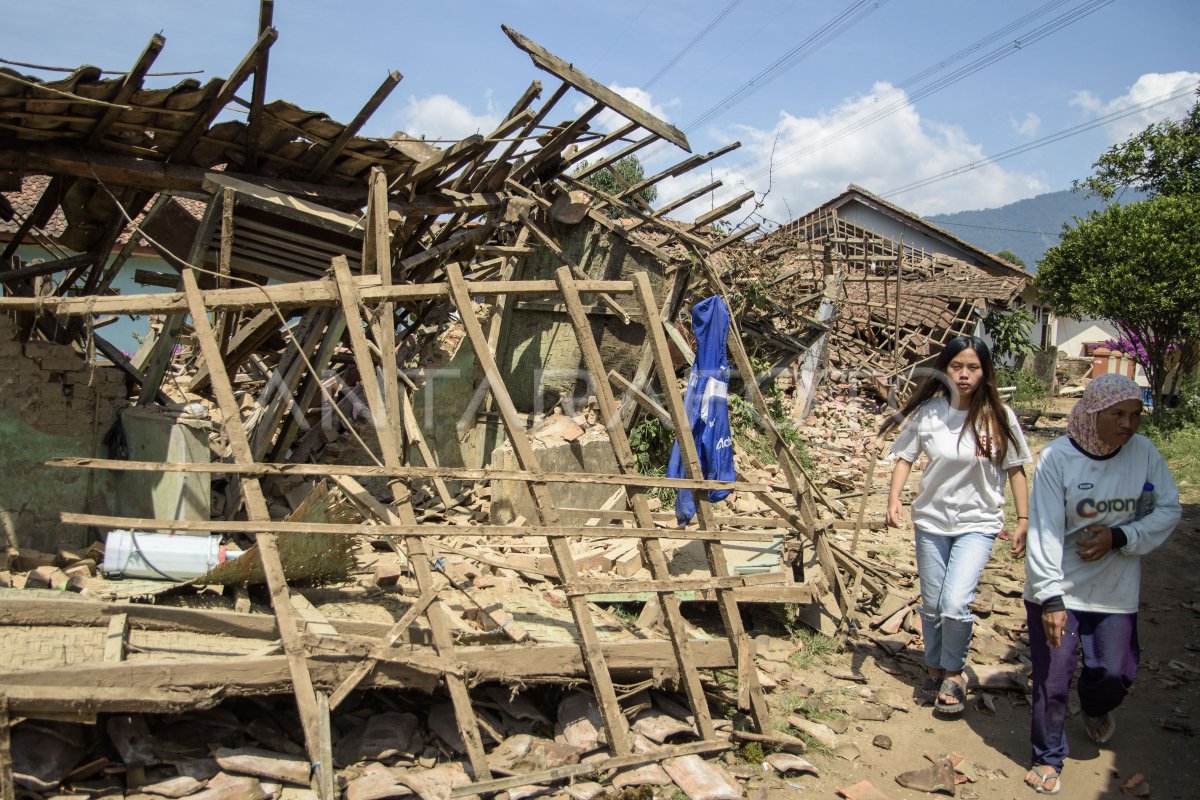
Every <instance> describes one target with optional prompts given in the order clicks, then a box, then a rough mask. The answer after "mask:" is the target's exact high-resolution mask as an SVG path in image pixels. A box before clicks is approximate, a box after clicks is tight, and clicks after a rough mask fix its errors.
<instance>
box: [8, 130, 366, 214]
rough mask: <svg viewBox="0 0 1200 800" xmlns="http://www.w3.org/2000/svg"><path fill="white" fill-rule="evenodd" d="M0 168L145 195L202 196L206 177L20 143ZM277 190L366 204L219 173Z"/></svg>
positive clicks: (336, 189) (355, 190)
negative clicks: (99, 183) (95, 182)
mask: <svg viewBox="0 0 1200 800" xmlns="http://www.w3.org/2000/svg"><path fill="white" fill-rule="evenodd" d="M0 169H8V170H25V171H28V172H45V173H48V174H51V175H56V176H59V177H71V178H84V179H86V180H95V179H96V178H99V179H100V180H102V181H104V183H106V184H108V185H109V186H114V187H115V186H127V187H131V188H135V189H143V190H145V191H148V192H175V193H201V192H204V191H205V189H204V180H205V178H206V177H208V176H209V175H210V174H212V173H210V172H209V171H208V170H206V169H203V168H201V167H193V166H189V165H186V164H165V163H163V162H161V161H153V160H151V159H149V158H139V157H136V156H127V155H121V154H118V153H112V152H103V151H98V150H91V151H80V150H79V149H78V148H75V147H65V146H62V145H48V144H40V143H37V142H24V143H22V145H21V148H20V149H19V150H17V149H14V148H5V149H2V150H0ZM221 174H223V175H228V176H229V177H234V178H242V179H244V180H257V181H258V182H259V183H260V185H263V186H267V187H270V188H272V189H278V190H280V191H283V192H287V193H289V194H294V195H295V196H297V197H303V198H307V199H310V200H317V201H324V202H326V203H356V202H357V203H365V202H366V199H367V191H366V186H365V185H358V186H327V185H324V184H314V183H306V182H303V181H291V180H285V179H282V178H273V177H266V176H255V175H246V174H244V173H239V172H233V171H231V172H228V173H221Z"/></svg>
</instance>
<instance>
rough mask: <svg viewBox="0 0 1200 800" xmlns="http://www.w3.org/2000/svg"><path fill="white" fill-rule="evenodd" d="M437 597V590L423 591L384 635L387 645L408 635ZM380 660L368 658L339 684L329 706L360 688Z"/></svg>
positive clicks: (338, 703)
mask: <svg viewBox="0 0 1200 800" xmlns="http://www.w3.org/2000/svg"><path fill="white" fill-rule="evenodd" d="M435 599H437V591H435V590H430V591H427V592H423V593H422V594H421V596H420V597H418V598H417V599H416V600H414V601H413V604H412V605H411V606H409V607H408V610H407V611H405V612H404V615H403V616H401V617H400V619H398V620H396V624H395V625H393V626H392V628H391V630H389V631H388V632H387V634H385V635H384V637H383V641H384V643H385V644H387V645H389V646H390V645H393V644H395V643H396V642H397V641H399V640H400V639H401V638H403V637H405V636H407V635H408V628H409V626H411V625H412V624H413V623H414V622H416V621H417V617H419V616H421V615H422V614H424V613H425V610H426V609H427V608H428V607H429V604H430V603H432V602H433V601H434V600H435ZM378 663H379V662H378V661H377V660H376V659H373V658H368V659H366V660H365V661H363V662H362V663H360V664H359V665H358V666H357V667H355V668H354V672H352V673H350V675H349V676H348V677H347V678H346V679H345V680H344V681H342V682H341V684H339V685H338V687H337V688H336V689H335V690H334V691H333V692H332V693H331V694H330V695H329V708H330V709H334V708H337V707H338V706H339V705H341V703H342V701H343V700H345V699H346V698H347V697H348V696H349V694H350V693H351V692H353V691H354V690H355V689H357V688H358V685H359V684H360V683H362V682H363V679H364V678H366V677H367V676H368V675H370V674H371V673H372V672H373V671H374V670H375V665H376V664H378Z"/></svg>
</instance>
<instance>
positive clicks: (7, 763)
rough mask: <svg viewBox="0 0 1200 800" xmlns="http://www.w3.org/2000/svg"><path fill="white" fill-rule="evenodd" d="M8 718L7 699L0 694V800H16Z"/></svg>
mask: <svg viewBox="0 0 1200 800" xmlns="http://www.w3.org/2000/svg"><path fill="white" fill-rule="evenodd" d="M10 730H11V724H10V720H9V716H8V698H7V697H5V696H4V695H3V694H0V800H16V796H17V789H16V783H15V782H14V781H13V758H12V735H11V733H10Z"/></svg>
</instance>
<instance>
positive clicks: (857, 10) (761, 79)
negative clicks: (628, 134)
mask: <svg viewBox="0 0 1200 800" xmlns="http://www.w3.org/2000/svg"><path fill="white" fill-rule="evenodd" d="M1110 1H1111V0H1110ZM887 2H888V0H854V2H852V3H851V4H850V5H848V6H847V7H846V8H844V9H842V11H841V12H840V13H839V14H837V15H836V16H835V17H833V19H831V20H829V21H828V22H826V23H825V24H824V25H822V26H821V27H820V28H818V29H817V30H816V31H814V32H813V33H811V34H809V35H808V36H807V37H805V39H804V40H803V41H801V42H800V44H798V45H796V46H795V47H793V48H791V49H790V50H788V51H787V52H786V53H784V54H783V55H782V56H780V57H779V58H777V59H775V60H774V61H773V62H771V63H770V64H768V65H767V66H766V67H764V68H763V69H762V70H760V71H759V72H758V73H757V74H755V75H754V76H753V77H752V78H750V80H748V81H746V82H745V83H743V84H742V85H740V86H739V87H738V88H736V89H734V90H733V91H732V92H730V93H729V94H727V95H725V96H724V97H722V98H721V99H720V100H718V101H717V102H716V103H714V104H713V105H712V106H710V107H709V108H708V109H707V110H706V111H704V112H702V113H701V114H700V116H698V117H696V118H695V119H693V120H692V121H691V122H689V123H688V124H686V125H684V126H683V130H684V131H685V132H690V131H693V130H695V129H696V128H698V127H700V126H701V125H704V124H706V123H707V122H709V121H711V120H712V119H714V118H715V117H717V116H718V115H720V114H723V113H724V112H726V111H728V110H729V109H731V108H733V107H734V106H736V105H737V104H738V103H741V102H742V101H743V100H745V99H746V98H748V97H750V96H751V95H753V94H754V93H755V92H757V91H758V90H759V89H762V88H763V87H765V86H767V85H768V84H770V83H771V82H772V81H774V80H775V79H776V78H779V77H780V76H782V75H784V74H785V73H786V72H787V71H788V70H790V69H791V68H792V67H794V66H796V65H797V64H799V63H800V62H801V61H803V60H804V59H806V58H807V57H808V56H810V55H812V54H813V53H815V52H816V51H817V50H819V49H820V48H821V47H823V46H824V45H826V44H828V43H829V42H832V41H833V40H834V39H836V38H838V37H839V36H841V35H842V34H843V33H845V32H846V31H848V30H849V29H850V28H852V27H854V26H855V25H857V24H858V23H859V22H861V21H862V20H864V19H866V18H867V17H868V16H870V15H871V14H873V13H874V12H876V11H878V10H879V9H880V8H882V7H883V6H884V5H886V4H887ZM668 146H669V145H668V144H666V143H664V144H660V145H658V146H657V147H655V148H652V149H651V150H649V151H648V152H647V153H646V156H645V159H646V160H649V159H651V158H653V157H654V156H655V155H656V154H657V153H659V152H661V151H662V150H664V149H665V148H666V147H668Z"/></svg>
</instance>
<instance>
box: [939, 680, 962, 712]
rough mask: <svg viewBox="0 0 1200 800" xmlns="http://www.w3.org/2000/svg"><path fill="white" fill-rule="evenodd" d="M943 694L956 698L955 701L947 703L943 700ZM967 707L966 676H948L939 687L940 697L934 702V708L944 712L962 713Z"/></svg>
mask: <svg viewBox="0 0 1200 800" xmlns="http://www.w3.org/2000/svg"><path fill="white" fill-rule="evenodd" d="M942 695H947V696H949V697H952V698H954V701H953V702H951V703H947V702H945V701H943V700H942ZM966 707H967V680H966V678H961V679H958V680H956V679H954V678H946V679H945V680H943V681H942V685H941V687H940V688H939V689H938V697H937V699H936V700H935V701H934V703H933V710H934V711H939V712H941V713H942V714H961V713H962V711H963V709H964V708H966Z"/></svg>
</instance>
